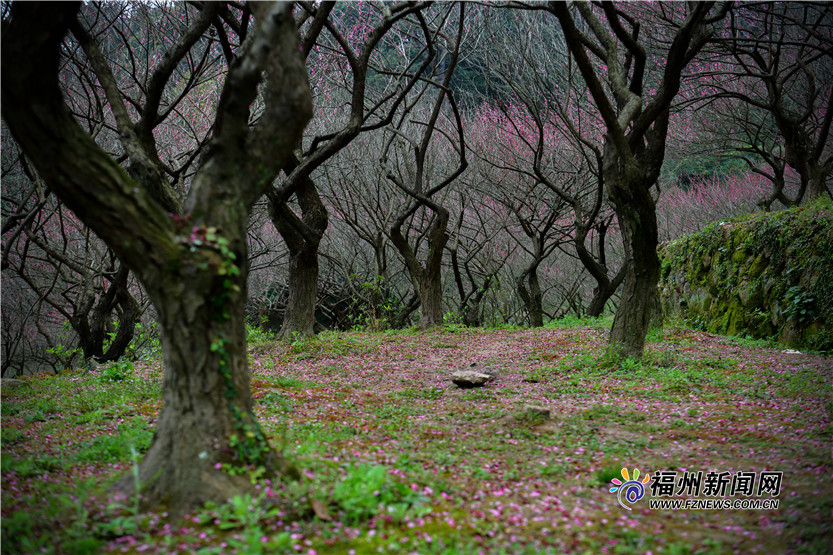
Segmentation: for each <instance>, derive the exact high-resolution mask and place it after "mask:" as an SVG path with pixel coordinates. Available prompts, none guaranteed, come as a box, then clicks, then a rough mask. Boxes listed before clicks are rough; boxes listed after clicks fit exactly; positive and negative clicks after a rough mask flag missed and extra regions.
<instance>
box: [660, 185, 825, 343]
mask: <svg viewBox="0 0 833 555" xmlns="http://www.w3.org/2000/svg"><path fill="white" fill-rule="evenodd" d="M659 256H660V261H661V263H662V273H661V276H660V283H659V289H660V299H661V302H662V309H663V316H664V317H665V318H671V317H675V316H678V317H679V316H681V317H682V318H683V319H684V320H685V321H686V322H688V323H689V324H690V325H692V326H694V327H697V328H700V329H704V330H706V331H710V332H712V333H720V334H728V335H749V336H751V337H754V338H757V339H767V338H774V339H776V340H778V341H780V342H782V343H784V344H786V345H790V346H793V347H797V348H801V349H809V350H821V351H831V350H833V207H831V203H830V200H829V199H824V200H821V201H818V202H816V203H813V204H811V205H808V206H804V207H800V208H793V209H790V210H783V211H779V212H774V213H764V214H754V215H751V216H748V217H746V218H744V219H741V220H737V221H732V222H723V223H715V224H712V225H710V226H709V227H707V228H706V229H704V230H703V231H702V232H700V233H697V234H694V235H690V236H687V237H683V238H681V239H678V240H676V241H672V242H670V243H665V244H663V245H662V246H661V247H660V249H659Z"/></svg>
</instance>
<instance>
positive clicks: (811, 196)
mask: <svg viewBox="0 0 833 555" xmlns="http://www.w3.org/2000/svg"><path fill="white" fill-rule="evenodd" d="M828 109H830V110H833V108H828ZM829 166H830V164H828V165H827V167H825V166H822V165H819V164H817V163H812V162H810V163H808V164H807V177H806V179H807V192H806V194H805V196H804V203H805V204H807V203H810V202H813V201H814V200H816V199H817V198H819V197H822V196H826V195H830V190H829V189H828V188H827V180H828V177H829V176H830V167H829Z"/></svg>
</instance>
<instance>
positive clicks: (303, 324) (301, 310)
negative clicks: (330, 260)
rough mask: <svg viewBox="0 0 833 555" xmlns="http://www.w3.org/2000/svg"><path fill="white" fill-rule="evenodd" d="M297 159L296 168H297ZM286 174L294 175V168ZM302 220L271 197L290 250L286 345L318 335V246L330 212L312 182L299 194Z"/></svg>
mask: <svg viewBox="0 0 833 555" xmlns="http://www.w3.org/2000/svg"><path fill="white" fill-rule="evenodd" d="M297 162H298V161H297V159H296V160H294V161H293V162H292V164H297ZM292 164H290V165H288V166H287V168H285V170H287V171H291V169H292V168H293V167H295V166H294V165H292ZM296 196H297V198H298V204H299V206H300V208H301V214H302V216H301V217H300V218H299V217H298V216H296V215H295V213H294V212H292V210H290V208H289V207H288V206H287V205H286V204H285V203H283V202H281V201H280V200H279V199H278V197H276V196H274V195H272V196H270V212H271V216H272V223H273V224H274V225H275V228H276V229H277V230H278V232H279V233H280V234H281V237H283V240H284V242H285V243H286V246H287V248H288V249H289V257H290V258H289V280H288V283H289V302H288V304H287V307H286V312H285V313H284V318H283V325H282V326H281V331H280V333H279V334H278V338H279V339H281V340H283V341H295V340H297V339H306V338H309V337H312V336H313V335H315V307H316V305H317V303H318V246H319V244H320V243H321V238H322V237H323V236H324V231H325V230H326V229H327V224H328V221H329V220H328V214H327V208H326V207H325V206H324V203H323V202H321V197H320V196H319V195H318V191H317V190H316V188H315V183H314V182H313V181H312V180H311V179H305V180H302V182H301V185H300V187H299V188H298V190H297V191H296Z"/></svg>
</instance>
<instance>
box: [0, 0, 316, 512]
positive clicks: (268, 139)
mask: <svg viewBox="0 0 833 555" xmlns="http://www.w3.org/2000/svg"><path fill="white" fill-rule="evenodd" d="M213 8H214V7H213V6H210V5H209V6H207V9H213ZM11 10H12V16H11V17H10V18H9V19H10V22H9V21H4V22H3V34H2V39H3V48H2V54H3V63H2V70H3V71H2V80H0V83H2V100H3V104H2V108H3V119H4V121H5V123H6V124H7V125H8V126H9V129H10V131H11V132H12V134H13V135H14V137H15V138H16V139H17V141H18V143H19V144H20V145H21V147H22V149H23V151H24V152H26V154H27V155H28V156H29V157H30V158H31V160H32V162H33V164H34V165H35V167H36V168H37V169H38V171H39V172H40V174H41V176H43V178H44V179H45V180H46V182H47V184H48V185H49V186H50V187H51V188H52V189H53V190H54V191H55V193H56V195H58V197H59V198H60V199H61V200H62V201H63V202H64V203H65V204H66V205H67V207H69V208H70V209H71V210H72V211H73V212H74V213H75V215H76V216H77V217H78V218H79V219H80V220H81V221H82V222H84V223H85V224H86V225H88V226H89V227H90V228H91V229H92V230H93V231H94V232H96V233H97V234H98V235H99V236H100V237H101V238H102V239H104V240H105V241H106V242H107V244H108V245H109V246H110V248H112V249H113V251H114V252H115V253H116V255H117V256H118V257H119V259H120V260H121V261H122V263H124V264H125V265H126V266H127V267H129V268H130V269H131V271H133V272H135V275H136V276H137V277H138V279H139V280H140V281H141V283H142V284H143V285H144V286H145V288H146V290H147V291H148V295H149V296H150V298H151V301H152V303H153V306H154V307H155V308H156V311H157V314H158V317H159V324H160V327H161V329H162V348H163V353H164V358H165V379H164V387H163V408H162V412H161V414H160V415H159V420H158V423H157V429H156V435H155V437H154V440H153V443H152V445H151V447H150V449H149V450H148V452H147V453H146V454H145V456H144V458H143V459H142V461H141V463H139V483H138V484H136V483H135V482H134V480H133V477H132V475H128V476H126V477H125V478H123V479H121V480H120V481H119V482H118V483H117V484H116V488H118V489H121V490H123V491H124V492H126V493H128V494H130V493H131V492H135V490H136V488H137V486H138V487H139V489H140V491H141V492H142V496H143V499H144V503H143V505H144V506H145V507H150V508H153V507H160V506H164V507H166V508H167V511H168V513H169V514H170V515H171V516H173V517H177V516H181V515H182V514H184V513H185V512H186V511H189V510H191V509H193V508H194V507H196V506H200V505H201V504H202V503H203V502H204V501H207V500H212V501H217V502H222V501H224V500H226V499H227V498H228V497H229V496H230V495H232V494H235V493H239V492H240V491H242V490H245V489H252V484H251V483H250V482H249V480H248V479H247V478H246V477H243V476H239V475H238V476H231V475H230V474H229V473H228V472H226V471H225V470H224V469H223V468H222V464H223V463H227V464H234V465H257V466H263V467H265V468H267V469H276V470H285V469H286V467H287V465H286V464H285V463H284V461H283V459H282V458H281V457H280V456H279V455H277V454H276V453H274V451H273V450H272V449H271V448H270V447H269V445H268V443H267V441H266V439H265V437H264V436H263V434H262V432H261V430H260V428H259V426H258V425H257V422H256V420H255V418H254V416H253V414H252V410H251V409H252V400H251V393H250V391H249V374H248V367H247V361H246V334H245V324H244V321H243V303H244V301H245V298H246V291H245V289H246V268H245V267H240V266H238V264H239V263H240V261H245V260H246V259H247V256H246V254H247V252H246V251H247V248H246V223H247V220H248V214H249V210H250V209H251V206H252V205H253V203H254V202H255V200H256V199H258V198H259V197H261V196H262V195H263V194H264V193H265V192H266V190H265V188H266V186H267V185H268V184H269V183H271V182H272V181H273V180H274V179H275V178H276V177H277V173H278V169H279V168H280V167H281V166H282V165H283V164H284V163H285V161H286V157H287V156H288V154H289V153H291V151H292V148H293V146H294V145H296V144H298V142H299V141H300V139H301V134H302V131H303V128H304V126H305V125H306V123H307V121H309V119H310V117H311V114H312V99H311V95H310V90H309V83H308V81H307V78H306V70H305V68H304V65H303V61H302V60H301V58H300V56H299V48H298V47H299V43H298V38H297V30H296V27H295V21H294V19H293V18H292V13H291V5H289V4H265V3H254V4H253V5H252V11H253V12H256V18H255V25H256V30H255V32H254V34H253V35H251V36H252V37H253V39H252V42H251V43H250V49H249V50H246V51H245V53H243V52H241V58H238V59H236V60H235V61H234V62H233V63H231V64H230V67H229V71H228V73H227V75H226V80H225V84H224V88H223V92H222V94H221V98H220V101H219V106H218V108H217V110H218V116H217V118H216V120H215V122H216V125H215V126H214V127H213V129H214V136H213V138H212V148H210V149H209V150H208V152H207V154H206V156H205V157H204V160H203V162H202V164H201V166H200V169H199V171H198V172H197V174H196V175H195V176H194V179H193V181H192V182H191V185H190V189H189V193H188V198H187V201H186V203H185V206H184V207H183V214H184V215H185V216H186V217H185V218H183V217H181V216H182V215H172V214H170V213H169V212H168V211H167V210H166V209H165V207H164V205H165V204H166V203H164V202H162V203H160V201H159V200H158V199H157V198H155V197H154V193H153V192H152V189H153V187H152V184H151V185H150V186H149V185H147V184H146V183H137V182H135V181H134V180H133V179H131V178H130V177H129V176H128V174H127V172H125V171H124V170H123V169H122V168H121V167H120V166H119V165H118V163H117V162H116V161H115V160H114V159H112V158H111V157H110V156H109V155H107V154H106V153H105V152H104V151H102V150H101V149H100V148H99V147H98V145H96V143H95V142H94V141H93V140H92V139H91V138H90V136H89V135H88V134H87V133H86V132H85V131H84V130H82V129H81V128H80V127H79V126H78V124H77V122H76V121H75V119H74V118H73V116H72V114H71V113H70V112H69V110H68V109H67V107H66V105H65V104H64V102H63V96H62V93H61V90H60V87H59V81H58V72H59V67H60V56H61V55H60V51H61V43H62V42H63V38H64V35H65V33H66V30H67V28H68V27H69V26H70V25H74V22H75V19H76V12H77V10H78V4H62V3H54V4H43V3H38V2H31V3H15V5H14V6H12V7H11ZM210 20H211V18H210V17H209V18H207V19H205V20H204V21H205V24H206V25H207V24H208V23H210ZM200 34H201V31H200ZM182 40H183V41H184V40H185V38H183V39H182ZM181 44H183V45H185V44H186V43H185V42H182V43H181ZM244 50H245V49H244ZM102 75H104V76H105V77H108V78H109V77H112V76H111V75H110V74H109V72H108V73H102V74H100V75H99V77H101V76H102ZM108 78H105V79H104V82H108V83H110V88H109V89H108V90H109V91H110V92H112V93H113V98H116V95H117V94H118V93H119V91H118V90H113V89H114V88H115V85H114V84H113V83H112V79H108ZM165 78H166V79H167V77H165ZM264 78H265V80H266V83H265V85H264V86H260V87H258V85H259V84H260V83H261V82H262V81H263V79H264ZM163 85H164V82H163ZM258 94H260V95H262V97H263V99H264V102H263V111H262V113H261V115H260V119H259V122H258V124H257V125H256V126H255V127H254V128H251V126H250V125H249V106H251V103H252V102H254V100H255V98H256V97H257V95H258ZM119 98H120V97H119ZM111 105H113V106H114V108H119V107H120V106H121V108H122V109H123V108H124V106H123V105H119V104H117V103H115V102H111ZM114 111H115V110H114ZM151 112H153V110H151ZM146 115H147V114H146ZM150 115H153V116H154V117H153V118H152V119H154V120H155V119H156V118H155V116H156V115H157V114H156V113H155V112H153V113H152V114H150ZM117 118H118V120H119V121H118V122H117V123H118V125H119V126H120V127H121V129H120V138H121V139H122V141H123V144H127V146H128V147H130V148H131V149H133V150H131V151H130V154H129V156H130V157H131V162H134V163H135V161H136V160H140V161H141V160H142V159H146V158H147V153H146V152H144V153H143V152H140V151H139V150H137V148H138V147H137V144H136V141H134V140H133V139H134V138H135V126H134V125H133V123H132V121H131V120H130V119H129V116H128V114H127V113H126V111H124V110H121V111H119V115H118V116H117ZM134 147H135V148H134ZM134 158H135V159H134ZM160 185H164V184H162V183H160ZM186 222H187V223H186ZM218 466H219V467H220V468H218Z"/></svg>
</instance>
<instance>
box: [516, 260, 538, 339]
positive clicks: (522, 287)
mask: <svg viewBox="0 0 833 555" xmlns="http://www.w3.org/2000/svg"><path fill="white" fill-rule="evenodd" d="M525 280H526V282H527V283H524V281H525ZM527 284H528V287H527ZM518 295H519V296H520V297H521V300H522V301H523V302H524V306H526V311H527V313H528V314H529V325H530V327H533V328H540V327H541V326H543V325H544V306H543V305H544V295H543V293H542V292H541V283H540V282H539V280H538V263H537V262H536V263H535V264H533V265H532V266H530V267H528V268H527V269H526V271H525V272H524V273H523V274H521V277H520V278H518Z"/></svg>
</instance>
